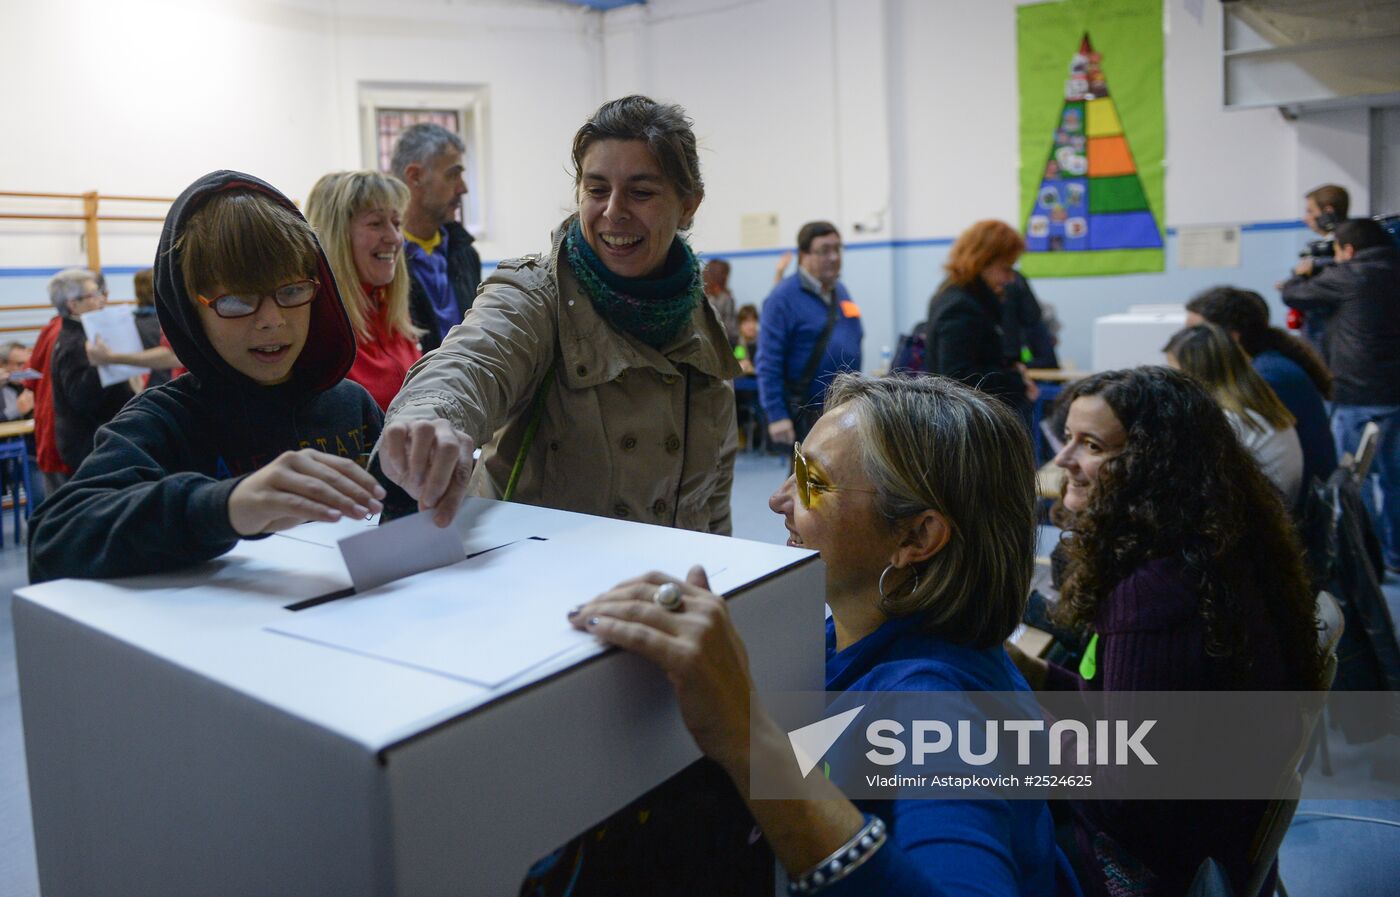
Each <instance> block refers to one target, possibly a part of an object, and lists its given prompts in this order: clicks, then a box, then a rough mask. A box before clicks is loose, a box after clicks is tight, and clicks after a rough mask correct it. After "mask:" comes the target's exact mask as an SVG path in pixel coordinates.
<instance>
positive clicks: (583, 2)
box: [555, 0, 647, 9]
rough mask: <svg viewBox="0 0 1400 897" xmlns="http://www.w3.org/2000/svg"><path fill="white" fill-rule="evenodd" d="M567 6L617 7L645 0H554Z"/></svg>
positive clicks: (643, 2)
mask: <svg viewBox="0 0 1400 897" xmlns="http://www.w3.org/2000/svg"><path fill="white" fill-rule="evenodd" d="M555 2H556V3H563V4H566V5H568V6H584V7H587V8H589V9H617V8H618V7H619V6H643V5H645V4H646V2H647V0H555Z"/></svg>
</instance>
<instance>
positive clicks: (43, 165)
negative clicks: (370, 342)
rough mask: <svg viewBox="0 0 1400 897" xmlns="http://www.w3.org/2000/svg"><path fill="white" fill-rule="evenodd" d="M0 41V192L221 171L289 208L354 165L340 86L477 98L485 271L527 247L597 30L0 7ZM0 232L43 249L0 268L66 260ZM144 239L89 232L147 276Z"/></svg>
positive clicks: (394, 9) (540, 20) (547, 207)
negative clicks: (484, 129) (251, 177)
mask: <svg viewBox="0 0 1400 897" xmlns="http://www.w3.org/2000/svg"><path fill="white" fill-rule="evenodd" d="M0 21H3V22H4V26H3V28H0V83H3V84H6V85H8V87H7V89H6V90H5V91H4V95H3V99H0V116H3V120H4V121H5V122H6V136H5V139H4V140H3V141H0V190H29V191H51V192H65V193H67V192H82V191H84V190H92V189H96V190H99V191H101V192H105V193H117V194H140V195H155V196H175V195H176V194H177V193H179V192H180V190H181V189H183V188H184V187H185V186H186V185H187V184H188V183H189V182H190V181H192V180H193V179H194V178H196V177H198V176H199V175H201V174H203V173H205V172H207V171H211V170H214V169H217V168H236V169H241V170H245V171H248V172H250V173H252V174H256V175H258V176H260V177H262V178H264V179H265V180H268V181H269V182H271V183H272V184H274V185H275V186H277V187H279V188H281V189H282V190H284V191H286V192H287V193H289V194H290V195H292V196H294V197H304V196H305V195H306V193H307V191H309V190H310V188H311V185H312V184H313V183H314V182H315V180H316V179H317V178H318V177H320V175H322V174H324V173H325V172H327V171H330V170H334V169H338V168H358V167H362V165H363V164H364V162H365V160H363V159H361V154H360V141H359V117H358V116H359V112H358V85H359V83H360V82H364V81H380V82H383V81H390V82H428V83H447V84H470V85H487V86H488V89H489V107H488V113H487V114H488V119H489V121H488V125H489V131H488V134H489V140H490V145H489V156H488V158H489V160H490V165H491V171H490V172H489V173H488V177H489V178H490V186H491V187H492V188H493V189H495V190H497V191H498V192H499V194H500V195H499V196H497V197H493V201H492V204H491V216H492V218H491V222H490V224H491V230H490V234H489V236H488V239H487V240H485V241H483V243H482V245H481V246H480V249H481V251H482V253H483V255H484V256H487V257H491V258H499V257H501V256H502V255H505V254H519V253H522V252H527V251H533V250H536V249H539V248H542V247H543V245H544V244H545V241H546V240H547V238H548V234H549V229H550V227H551V226H552V225H553V224H555V223H557V221H558V219H559V218H560V217H561V216H562V213H563V210H564V209H565V208H566V207H567V205H568V202H569V197H570V182H569V179H568V177H567V175H566V172H565V169H566V164H565V163H566V160H567V154H568V146H569V140H570V138H571V136H572V134H573V131H574V129H575V128H576V127H577V125H578V123H579V122H580V121H582V120H583V118H584V117H586V116H587V114H588V113H589V112H590V111H591V110H592V109H593V108H595V107H596V106H597V103H598V98H599V96H600V95H601V92H602V89H601V73H600V69H599V52H598V48H599V40H598V37H597V30H598V16H597V15H596V14H591V13H588V12H585V11H581V10H577V9H573V8H569V7H564V6H558V5H554V4H545V3H538V2H525V3H514V4H508V3H505V2H503V0H501V2H469V3H463V2H460V0H459V2H456V3H452V4H444V3H440V2H438V3H432V2H423V0H410V2H396V3H394V4H392V5H386V4H370V3H367V2H363V0H340V2H331V0H301V2H298V3H295V4H294V3H271V2H262V0H126V2H121V3H112V2H103V0H45V2H43V3H28V2H23V0H3V8H0ZM20 85H23V87H22V88H21V87H20ZM17 132H18V133H17ZM0 201H3V202H4V203H5V207H6V208H7V209H16V210H18V207H17V205H16V201H12V200H0ZM33 207H34V208H36V209H37V206H33ZM25 208H26V209H28V208H31V206H30V205H26V206H25ZM53 208H55V210H57V208H56V207H53ZM67 210H68V211H72V210H73V209H72V207H71V206H69V207H68V208H67ZM123 210H124V211H134V212H136V213H138V214H140V213H143V212H148V211H149V210H148V209H142V208H139V207H133V208H130V209H127V208H126V207H123ZM112 211H117V209H116V208H115V207H114V208H113V209H112ZM0 227H3V228H4V229H5V230H4V231H0V233H4V234H7V235H8V233H13V232H15V231H17V230H22V231H23V232H25V233H35V232H36V231H45V230H47V231H51V232H54V234H55V235H54V236H53V237H52V239H48V238H39V241H38V242H35V240H34V239H23V240H20V239H3V240H0V266H58V265H63V264H72V263H80V262H82V261H83V260H84V259H85V256H84V254H83V253H82V252H81V250H80V249H79V246H78V242H77V239H76V235H77V234H78V233H79V228H78V227H77V226H68V225H51V226H43V227H34V226H30V225H16V224H14V223H7V222H0ZM133 231H134V232H135V234H134V235H133V236H131V237H129V238H128V237H123V236H122V234H124V233H131V232H133ZM157 233H158V226H145V225H107V226H104V240H103V246H102V249H103V262H104V264H107V265H117V266H122V265H137V264H144V263H149V261H150V259H151V257H152V253H153V252H154V246H155V244H154V237H155V235H156V234H157Z"/></svg>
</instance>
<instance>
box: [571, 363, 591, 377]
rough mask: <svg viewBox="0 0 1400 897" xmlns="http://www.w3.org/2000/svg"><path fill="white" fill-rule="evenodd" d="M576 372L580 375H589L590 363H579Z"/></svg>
mask: <svg viewBox="0 0 1400 897" xmlns="http://www.w3.org/2000/svg"><path fill="white" fill-rule="evenodd" d="M574 373H575V374H578V375H579V376H580V377H587V376H588V365H586V364H581V365H579V366H578V367H576V368H574Z"/></svg>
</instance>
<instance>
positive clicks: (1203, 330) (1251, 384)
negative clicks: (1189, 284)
mask: <svg viewBox="0 0 1400 897" xmlns="http://www.w3.org/2000/svg"><path fill="white" fill-rule="evenodd" d="M1162 351H1163V352H1165V353H1166V355H1167V363H1168V364H1169V365H1171V366H1172V367H1174V368H1176V369H1177V370H1179V371H1182V372H1183V373H1185V374H1187V375H1189V376H1190V377H1191V378H1192V379H1194V380H1196V381H1197V382H1198V383H1200V384H1201V385H1202V386H1204V387H1205V388H1206V391H1207V392H1209V393H1210V394H1211V396H1212V397H1213V398H1214V399H1215V401H1216V403H1218V404H1219V405H1220V407H1221V408H1223V409H1224V411H1225V417H1226V418H1228V419H1229V421H1230V426H1231V427H1232V428H1234V430H1235V435H1236V436H1238V437H1239V439H1240V442H1241V443H1242V444H1243V445H1244V447H1245V450H1246V451H1248V452H1249V453H1250V454H1251V455H1253V456H1254V460H1255V461H1257V462H1258V463H1259V467H1260V468H1261V469H1262V470H1263V471H1264V475H1265V476H1267V477H1268V478H1269V480H1270V482H1272V483H1273V484H1274V486H1275V487H1276V488H1277V489H1278V490H1279V492H1280V493H1282V494H1283V498H1284V502H1285V503H1286V504H1288V505H1289V506H1290V507H1293V506H1296V505H1297V503H1298V499H1299V497H1300V495H1301V492H1302V488H1303V446H1302V443H1301V442H1300V441H1299V440H1298V430H1297V429H1296V425H1297V420H1296V418H1294V417H1293V414H1292V413H1291V412H1290V411H1289V410H1288V409H1287V408H1286V407H1285V406H1284V404H1283V402H1281V401H1279V397H1278V396H1277V395H1276V394H1275V393H1274V391H1273V390H1272V389H1270V388H1269V384H1267V383H1265V382H1264V380H1263V378H1262V377H1260V376H1259V375H1258V374H1256V373H1255V372H1254V368H1253V367H1251V366H1250V364H1249V359H1248V358H1247V357H1246V356H1245V354H1244V351H1243V350H1241V349H1240V347H1239V345H1238V344H1237V343H1236V342H1235V341H1234V340H1233V339H1231V338H1230V335H1229V334H1228V333H1226V332H1225V331H1224V330H1223V329H1222V328H1220V327H1217V326H1215V325H1214V324H1199V325H1197V326H1195V327H1187V328H1186V329H1185V330H1181V331H1178V332H1177V333H1176V335H1175V336H1173V337H1172V338H1171V340H1170V341H1168V342H1167V345H1166V346H1165V347H1164V348H1163V350H1162Z"/></svg>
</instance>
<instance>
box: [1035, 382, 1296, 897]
mask: <svg viewBox="0 0 1400 897" xmlns="http://www.w3.org/2000/svg"><path fill="white" fill-rule="evenodd" d="M1061 403H1062V404H1061V406H1060V407H1061V408H1062V409H1068V412H1067V416H1066V423H1065V439H1066V442H1065V447H1064V449H1063V450H1062V451H1061V452H1060V454H1059V455H1058V456H1057V457H1056V458H1055V463H1057V464H1058V465H1059V466H1060V467H1062V468H1064V470H1065V473H1066V482H1065V491H1064V496H1063V498H1062V499H1061V501H1060V503H1059V504H1058V505H1057V507H1056V519H1057V521H1058V522H1060V523H1061V525H1062V526H1063V527H1064V528H1065V530H1066V534H1065V541H1064V543H1063V545H1064V549H1065V554H1066V555H1067V560H1068V563H1067V566H1066V570H1065V578H1064V582H1063V589H1062V591H1061V600H1060V602H1059V603H1058V605H1057V607H1056V614H1057V615H1058V616H1059V617H1060V619H1061V622H1063V623H1066V624H1068V625H1072V626H1076V627H1080V628H1082V629H1084V630H1086V631H1087V632H1089V633H1091V634H1092V638H1091V641H1090V643H1089V647H1088V649H1087V650H1086V657H1085V662H1084V663H1082V664H1081V665H1080V668H1079V671H1078V672H1073V671H1070V670H1067V669H1064V668H1062V667H1058V666H1054V665H1047V664H1046V663H1045V662H1044V661H1040V660H1037V659H1035V658H1027V657H1025V656H1024V655H1020V654H1019V652H1013V656H1014V657H1015V658H1016V660H1017V663H1018V665H1019V666H1021V668H1022V671H1023V672H1024V673H1026V678H1027V679H1028V680H1029V681H1030V683H1031V685H1032V686H1033V687H1037V688H1048V689H1062V690H1072V689H1079V690H1081V691H1104V692H1134V691H1168V690H1171V691H1210V690H1239V691H1268V690H1307V689H1313V688H1317V687H1318V686H1319V684H1320V681H1321V678H1322V672H1321V671H1322V658H1321V654H1320V651H1319V649H1318V644H1317V634H1316V628H1317V623H1316V617H1315V611H1314V597H1313V594H1312V592H1311V589H1310V587H1309V585H1308V578H1307V575H1306V573H1305V572H1304V568H1303V563H1302V555H1301V549H1300V548H1299V546H1298V544H1297V541H1296V539H1295V537H1294V535H1293V530H1292V528H1291V525H1290V523H1289V518H1288V513H1287V511H1286V510H1285V509H1284V507H1283V503H1282V501H1281V500H1280V498H1279V496H1278V493H1277V492H1276V491H1275V490H1274V489H1273V487H1272V486H1271V485H1270V483H1269V481H1268V480H1267V479H1266V478H1265V477H1264V475H1263V473H1262V472H1261V471H1260V470H1259V467H1258V466H1257V465H1256V464H1255V463H1254V461H1253V459H1251V458H1250V456H1249V455H1248V453H1246V451H1245V450H1244V448H1243V447H1242V446H1241V445H1240V442H1239V440H1238V439H1236V437H1235V433H1234V431H1233V430H1232V429H1231V427H1230V424H1229V422H1228V421H1227V420H1226V418H1225V414H1224V412H1222V411H1221V409H1220V407H1219V406H1218V405H1217V404H1216V403H1215V401H1214V400H1213V399H1212V398H1211V397H1210V395H1209V394H1207V393H1206V391H1205V390H1204V389H1202V388H1201V387H1200V386H1199V385H1197V384H1196V383H1195V382H1194V381H1192V380H1191V379H1190V378H1188V377H1187V376H1185V375H1184V374H1181V373H1179V372H1177V371H1173V370H1169V369H1167V368H1161V367H1143V368H1135V369H1132V370H1123V371H1109V372H1106V373H1102V374H1097V375H1095V376H1093V377H1089V378H1087V379H1085V380H1081V381H1079V382H1078V383H1076V384H1074V386H1072V387H1070V388H1069V389H1068V390H1067V391H1066V393H1065V395H1064V397H1063V398H1062V399H1061ZM1125 699H1128V697H1127V696H1125ZM1071 806H1072V808H1073V811H1074V817H1075V837H1076V841H1077V842H1078V846H1079V852H1080V860H1081V864H1082V866H1083V868H1084V874H1082V875H1081V883H1082V884H1084V886H1085V891H1086V893H1090V894H1094V893H1098V894H1109V893H1118V892H1120V891H1118V890H1117V886H1118V885H1120V884H1122V883H1123V882H1124V881H1129V882H1132V883H1133V884H1134V886H1136V887H1138V888H1140V890H1135V891H1133V892H1132V893H1135V894H1181V893H1184V892H1185V891H1186V889H1187V886H1188V884H1189V883H1190V881H1191V877H1192V876H1193V875H1194V874H1195V872H1196V869H1197V867H1198V866H1199V865H1200V863H1201V861H1202V860H1203V859H1205V858H1206V857H1207V856H1209V857H1214V858H1215V859H1216V860H1218V861H1219V862H1221V863H1222V865H1223V866H1224V868H1225V870H1226V871H1227V873H1228V874H1229V875H1230V878H1231V881H1232V882H1233V883H1234V886H1235V889H1236V891H1237V892H1238V891H1240V889H1241V888H1242V887H1243V886H1244V883H1245V880H1246V878H1247V877H1248V875H1249V871H1250V860H1249V849H1250V842H1251V840H1252V838H1253V835H1254V832H1255V829H1256V828H1257V826H1258V823H1259V820H1260V817H1261V814H1262V812H1263V810H1264V806H1265V804H1264V803H1263V802H1259V801H1256V802H1250V801H1180V802H1174V801H1114V802H1109V801H1079V802H1073V803H1072V804H1071ZM1110 882H1113V884H1114V889H1113V890H1111V889H1110ZM1265 893H1272V884H1270V885H1269V887H1268V888H1267V889H1266V890H1265Z"/></svg>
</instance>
